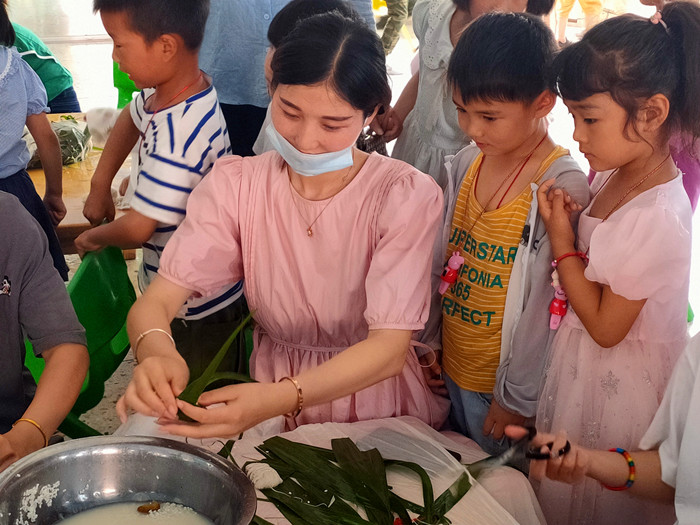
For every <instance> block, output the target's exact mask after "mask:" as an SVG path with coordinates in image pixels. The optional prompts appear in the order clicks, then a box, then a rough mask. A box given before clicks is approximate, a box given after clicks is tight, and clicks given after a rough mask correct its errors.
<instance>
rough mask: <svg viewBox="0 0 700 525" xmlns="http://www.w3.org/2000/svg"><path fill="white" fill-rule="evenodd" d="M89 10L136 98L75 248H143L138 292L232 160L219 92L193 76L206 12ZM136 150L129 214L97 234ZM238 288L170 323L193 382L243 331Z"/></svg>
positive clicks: (198, 301) (175, 3)
mask: <svg viewBox="0 0 700 525" xmlns="http://www.w3.org/2000/svg"><path fill="white" fill-rule="evenodd" d="M94 8H95V11H99V12H100V16H101V18H102V22H103V24H104V26H105V29H106V30H107V32H108V33H109V35H110V37H111V38H112V40H113V41H114V52H113V58H114V60H115V61H116V62H117V63H118V64H119V67H120V68H121V69H122V71H124V72H125V73H127V74H128V75H129V77H130V78H131V79H132V80H133V81H134V83H135V84H136V86H137V87H139V88H141V89H142V91H141V92H140V93H139V94H138V95H137V97H136V98H135V99H134V100H133V101H132V102H131V103H130V104H129V106H127V108H125V110H124V111H122V113H121V114H120V116H119V118H118V120H117V123H116V125H115V127H114V129H113V130H112V132H111V134H110V137H109V139H108V141H107V144H106V145H105V150H104V153H103V154H102V157H101V158H100V162H99V164H98V166H97V169H96V171H95V174H94V176H93V178H92V182H91V189H90V195H89V196H88V199H87V201H86V203H85V208H84V210H83V213H84V214H85V217H86V218H87V219H88V220H90V222H91V223H92V224H93V225H98V226H96V227H95V228H92V229H90V230H88V231H86V232H85V233H83V234H81V235H80V236H79V237H78V238H77V239H76V240H75V245H76V247H77V248H78V251H79V252H80V253H84V252H87V251H94V250H99V249H100V248H102V247H104V246H108V245H112V246H119V247H120V248H136V247H143V262H142V264H141V267H140V268H139V288H140V289H141V290H142V291H143V290H144V289H145V288H146V287H147V286H148V284H149V283H150V282H151V280H152V279H153V277H154V276H155V275H156V273H157V272H158V267H159V261H160V256H161V254H162V252H163V249H164V248H165V244H166V243H167V242H168V239H169V238H170V236H171V235H172V233H173V232H174V231H175V229H176V228H177V226H178V225H179V224H180V223H181V222H182V220H183V219H184V218H185V209H186V203H187V199H188V197H189V195H190V193H191V192H192V190H193V189H194V187H195V186H196V185H197V184H199V182H200V181H201V180H202V178H203V177H204V176H205V175H206V174H207V173H208V172H209V171H210V170H211V167H212V165H213V164H214V162H215V161H216V159H218V158H219V157H221V156H222V155H225V154H228V153H230V150H231V146H230V143H229V138H228V131H227V129H226V124H225V121H224V118H223V115H222V113H221V109H220V108H219V103H218V100H217V95H216V90H215V89H214V86H213V85H212V84H211V81H210V79H209V78H208V77H206V76H205V75H204V74H203V73H202V72H201V71H200V70H199V66H198V51H199V47H200V45H201V43H202V38H203V34H204V27H205V23H206V20H207V15H208V12H209V2H208V0H171V1H168V2H163V1H160V0H95V1H94ZM134 145H137V150H136V155H137V162H138V179H137V183H136V188H135V193H134V197H133V199H132V201H131V209H130V210H128V211H127V212H126V213H125V214H124V215H123V216H121V217H119V218H118V219H116V220H113V221H112V222H109V223H107V224H102V225H99V224H100V223H101V222H102V221H103V220H104V219H105V218H107V219H109V220H111V219H113V218H114V204H113V203H112V197H111V191H110V186H111V182H112V179H113V178H114V176H115V174H116V172H117V170H118V169H119V167H120V166H121V164H122V162H123V161H124V159H125V158H126V156H127V155H128V154H129V152H130V151H131V150H132V148H133V147H134ZM242 288H243V287H242V282H238V283H231V284H230V285H228V286H226V287H224V288H223V289H222V290H220V291H219V292H218V293H216V294H214V295H213V296H209V297H203V298H190V300H189V301H188V302H187V303H186V304H185V305H184V306H183V308H182V310H181V311H180V312H179V313H178V316H177V318H176V319H175V320H174V321H173V323H172V325H171V329H172V331H173V337H174V338H175V341H176V343H177V347H178V350H179V351H180V353H181V354H183V357H185V359H186V361H187V362H188V365H189V366H190V373H191V376H192V377H197V376H198V375H199V374H200V373H201V371H203V369H204V367H206V365H207V363H208V361H209V360H210V358H211V357H212V356H213V354H214V353H215V352H216V350H218V348H219V347H220V346H221V344H222V343H223V342H224V341H225V340H226V338H227V337H228V336H229V335H230V334H231V332H233V330H234V328H235V327H236V326H237V324H238V322H239V321H240V319H241V316H242V314H243V312H244V310H245V303H244V300H243V299H242ZM164 342H167V340H165V341H164ZM227 368H228V369H232V368H238V367H236V366H229V367H227Z"/></svg>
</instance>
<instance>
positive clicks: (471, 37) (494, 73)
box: [447, 13, 554, 103]
mask: <svg viewBox="0 0 700 525" xmlns="http://www.w3.org/2000/svg"><path fill="white" fill-rule="evenodd" d="M553 55H554V37H553V35H552V32H551V31H550V30H549V28H548V27H547V26H545V25H544V23H543V22H542V21H541V20H540V19H539V18H538V17H536V16H533V15H530V14H528V13H487V14H484V15H482V16H480V17H479V18H477V19H476V20H475V21H474V22H472V23H471V24H470V25H469V26H468V27H467V29H465V31H464V33H462V36H461V37H460V39H459V42H458V43H457V46H456V47H455V50H454V52H453V53H452V57H451V58H450V64H449V66H448V68H447V79H448V81H449V83H450V85H451V86H452V88H453V89H456V90H457V91H458V92H459V95H460V96H461V98H462V100H463V101H464V102H469V101H471V100H493V101H506V102H527V103H529V102H532V101H533V100H535V99H536V98H537V97H538V96H539V95H540V94H541V93H542V92H543V91H546V90H547V88H548V83H547V80H548V72H549V67H550V65H551V62H552V57H553Z"/></svg>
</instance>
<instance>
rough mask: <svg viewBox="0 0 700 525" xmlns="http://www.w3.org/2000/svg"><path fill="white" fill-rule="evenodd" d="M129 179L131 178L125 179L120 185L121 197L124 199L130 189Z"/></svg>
mask: <svg viewBox="0 0 700 525" xmlns="http://www.w3.org/2000/svg"><path fill="white" fill-rule="evenodd" d="M129 179H130V177H124V178H123V179H122V181H121V182H120V183H119V195H121V196H122V197H123V196H124V195H126V190H128V189H129Z"/></svg>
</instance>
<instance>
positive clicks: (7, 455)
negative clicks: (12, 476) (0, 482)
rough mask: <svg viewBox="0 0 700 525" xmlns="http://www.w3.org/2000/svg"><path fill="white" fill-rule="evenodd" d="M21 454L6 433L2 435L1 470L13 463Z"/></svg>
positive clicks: (0, 437) (0, 448) (0, 440)
mask: <svg viewBox="0 0 700 525" xmlns="http://www.w3.org/2000/svg"><path fill="white" fill-rule="evenodd" d="M20 457H21V456H20V455H19V453H18V452H17V451H16V450H15V448H14V447H13V444H12V443H11V442H10V440H8V439H7V437H6V435H5V434H2V435H0V472H2V471H3V470H5V469H6V468H7V467H9V466H10V465H12V464H13V463H14V462H15V461H17V460H18V459H19V458H20Z"/></svg>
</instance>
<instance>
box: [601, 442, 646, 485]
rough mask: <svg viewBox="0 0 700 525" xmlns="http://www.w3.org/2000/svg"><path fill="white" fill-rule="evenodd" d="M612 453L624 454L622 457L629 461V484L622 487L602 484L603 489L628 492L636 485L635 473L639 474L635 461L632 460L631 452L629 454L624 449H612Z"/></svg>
mask: <svg viewBox="0 0 700 525" xmlns="http://www.w3.org/2000/svg"><path fill="white" fill-rule="evenodd" d="M610 452H617V453H618V454H622V457H624V458H625V460H626V461H627V466H628V467H629V469H630V473H629V476H628V477H627V483H625V484H624V485H622V486H621V487H610V486H608V485H606V484H604V483H601V485H603V487H605V488H606V489H608V490H627V489H628V488H630V487H631V486H632V485H634V478H635V473H636V472H637V469H636V468H635V466H634V460H633V459H632V456H631V455H630V453H629V452H627V451H626V450H625V449H624V448H619V447H618V448H611V449H610Z"/></svg>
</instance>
